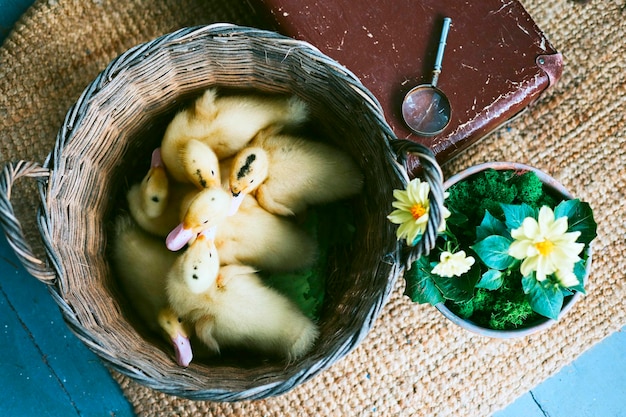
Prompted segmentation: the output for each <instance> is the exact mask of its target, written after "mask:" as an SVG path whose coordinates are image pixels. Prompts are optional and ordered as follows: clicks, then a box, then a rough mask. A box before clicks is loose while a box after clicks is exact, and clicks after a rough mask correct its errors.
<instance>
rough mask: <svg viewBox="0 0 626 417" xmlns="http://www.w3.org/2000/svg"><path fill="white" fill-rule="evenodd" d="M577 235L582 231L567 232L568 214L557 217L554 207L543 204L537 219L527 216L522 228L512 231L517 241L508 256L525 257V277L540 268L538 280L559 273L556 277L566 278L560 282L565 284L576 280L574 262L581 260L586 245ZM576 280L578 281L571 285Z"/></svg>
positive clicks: (522, 267)
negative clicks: (577, 240) (580, 255)
mask: <svg viewBox="0 0 626 417" xmlns="http://www.w3.org/2000/svg"><path fill="white" fill-rule="evenodd" d="M578 236H580V232H567V217H559V218H558V219H555V218H554V212H553V211H552V209H550V208H549V207H546V206H544V207H541V209H540V210H539V218H538V220H535V219H534V218H532V217H527V218H525V219H524V221H523V222H522V225H521V226H520V227H518V228H517V229H514V230H511V237H512V238H513V239H514V241H513V242H512V243H511V246H509V255H511V256H512V257H514V258H516V259H520V260H521V259H523V262H522V266H521V272H522V275H523V276H528V275H529V274H530V273H531V272H533V271H537V280H538V281H543V280H545V279H546V276H548V275H551V274H554V273H557V279H563V281H561V282H562V284H563V285H564V286H566V285H565V284H572V283H573V281H574V280H573V279H572V275H573V272H572V271H573V269H574V264H576V262H578V261H580V257H579V256H578V255H579V254H580V252H581V251H582V250H583V248H584V246H585V245H584V244H583V243H577V242H576V239H578ZM570 273H571V274H572V275H570ZM574 278H575V277H574ZM577 283H578V280H576V283H575V284H572V285H576V284H577ZM572 285H567V286H572Z"/></svg>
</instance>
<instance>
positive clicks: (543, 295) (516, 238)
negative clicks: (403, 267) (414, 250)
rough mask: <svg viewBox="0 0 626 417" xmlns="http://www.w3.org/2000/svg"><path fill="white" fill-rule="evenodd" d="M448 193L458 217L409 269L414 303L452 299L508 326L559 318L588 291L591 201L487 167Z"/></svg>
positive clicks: (464, 313) (474, 317)
mask: <svg viewBox="0 0 626 417" xmlns="http://www.w3.org/2000/svg"><path fill="white" fill-rule="evenodd" d="M447 191H448V193H449V194H448V196H447V197H446V200H445V206H446V208H447V209H448V210H449V212H450V215H449V216H448V217H447V219H446V221H445V224H444V225H443V226H444V227H445V228H443V227H442V229H441V230H440V234H439V237H438V239H437V244H436V246H435V248H434V249H433V250H432V251H431V253H430V255H429V256H427V257H424V256H423V257H421V258H419V259H418V260H417V261H415V263H414V264H413V265H412V266H411V268H410V269H409V270H408V271H406V272H405V279H406V282H407V285H406V294H407V295H408V296H409V297H410V298H411V299H412V300H413V301H416V302H419V303H431V304H433V305H435V304H438V303H445V304H446V306H448V308H449V309H450V310H451V311H453V312H454V313H455V314H457V315H458V316H460V317H462V318H465V319H469V320H471V321H472V322H474V323H476V324H478V325H481V326H483V327H488V328H493V329H500V330H502V329H514V328H518V327H525V326H527V325H528V324H529V323H534V322H536V321H538V320H540V319H541V318H542V317H548V318H552V319H556V318H557V317H558V314H559V312H560V311H561V308H562V306H563V301H564V299H565V297H567V296H569V295H571V294H573V292H574V291H579V292H584V277H585V274H586V269H585V263H586V262H587V252H586V249H587V248H588V246H589V244H590V243H591V241H592V240H593V239H594V238H595V236H596V223H595V221H594V219H593V212H592V210H591V207H590V206H589V205H588V204H587V203H584V202H581V201H580V200H563V201H562V200H560V199H559V198H558V197H556V196H555V195H554V194H551V193H550V192H549V191H548V190H547V189H546V188H545V187H544V185H543V184H542V182H541V180H540V178H538V176H537V175H536V174H535V173H533V172H524V173H520V172H518V171H513V170H505V171H497V170H493V169H489V170H486V171H482V172H479V173H477V174H474V175H473V176H471V177H469V178H467V179H465V180H462V181H460V182H458V183H456V184H455V185H453V186H451V187H450V188H449V189H448V190H447ZM404 200H405V201H404V203H405V204H406V197H404ZM394 207H396V208H397V207H398V205H395V206H394ZM406 210H407V211H409V212H411V213H415V212H417V210H414V209H413V208H411V207H409V208H407V209H406ZM397 211H398V210H396V212H394V213H392V215H390V217H393V215H394V214H395V217H396V218H398V213H397ZM407 221H412V219H408V220H407ZM404 229H405V230H406V227H405V228H404ZM399 230H400V228H399ZM398 237H399V238H401V236H400V233H399V234H398Z"/></svg>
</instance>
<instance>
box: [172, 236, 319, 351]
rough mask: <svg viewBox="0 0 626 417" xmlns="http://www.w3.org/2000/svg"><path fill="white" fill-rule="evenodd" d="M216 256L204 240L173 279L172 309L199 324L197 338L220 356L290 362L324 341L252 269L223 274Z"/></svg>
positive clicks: (229, 269)
mask: <svg viewBox="0 0 626 417" xmlns="http://www.w3.org/2000/svg"><path fill="white" fill-rule="evenodd" d="M216 254H217V252H216V249H215V246H214V244H213V242H211V240H210V239H207V238H205V237H204V236H203V235H200V236H199V237H198V239H196V241H195V242H194V243H193V244H192V245H191V246H190V247H189V248H188V249H187V250H186V251H185V253H184V254H183V255H182V256H181V257H180V258H179V259H178V260H177V262H176V264H175V265H174V267H173V268H172V269H171V271H170V273H169V274H168V282H167V294H168V297H169V300H170V304H171V305H172V308H173V309H174V310H175V311H176V313H177V314H178V315H180V316H181V317H184V318H185V320H187V321H189V322H191V323H194V329H195V333H196V336H197V337H198V338H199V339H200V340H201V341H202V342H203V343H204V344H205V345H206V346H207V347H208V348H209V350H211V351H213V352H214V353H219V352H220V351H221V349H222V347H231V348H249V349H254V350H257V351H259V352H262V353H264V354H267V355H272V356H279V357H282V358H286V359H288V360H294V359H297V358H299V357H301V356H302V355H304V354H305V353H306V352H307V351H308V350H309V349H310V348H311V347H312V345H313V343H314V342H315V340H316V338H317V336H318V333H319V331H318V329H317V326H316V324H315V323H313V321H311V320H310V319H309V318H308V317H306V316H305V315H304V314H303V313H302V312H301V311H300V310H299V309H298V307H297V306H296V305H295V304H293V303H292V302H291V301H290V300H288V299H287V298H285V297H284V296H283V295H281V294H280V293H278V292H276V291H274V290H272V289H270V288H268V287H266V286H265V285H264V284H263V283H262V281H261V279H260V278H259V277H258V276H257V275H256V273H255V270H254V269H253V268H252V267H249V266H245V265H226V266H223V267H221V268H220V269H219V272H217V268H218V265H219V260H218V259H216ZM211 263H213V264H212V265H211Z"/></svg>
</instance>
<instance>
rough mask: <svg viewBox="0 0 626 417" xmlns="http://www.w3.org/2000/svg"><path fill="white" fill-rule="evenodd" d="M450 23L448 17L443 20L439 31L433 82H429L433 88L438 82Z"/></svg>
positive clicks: (450, 20)
mask: <svg viewBox="0 0 626 417" xmlns="http://www.w3.org/2000/svg"><path fill="white" fill-rule="evenodd" d="M450 23H452V19H450V18H449V17H446V18H444V19H443V28H442V29H441V38H439V48H438V49H437V58H436V59H435V69H434V70H433V80H432V82H431V84H432V86H433V87H436V86H437V81H439V74H440V73H441V63H442V62H443V51H444V50H445V49H446V39H448V32H449V31H450Z"/></svg>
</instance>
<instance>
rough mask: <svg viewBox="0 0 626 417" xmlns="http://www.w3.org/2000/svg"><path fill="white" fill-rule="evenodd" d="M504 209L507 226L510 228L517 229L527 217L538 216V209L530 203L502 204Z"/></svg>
mask: <svg viewBox="0 0 626 417" xmlns="http://www.w3.org/2000/svg"><path fill="white" fill-rule="evenodd" d="M500 206H501V207H502V211H504V219H505V223H506V227H508V229H509V230H513V229H517V228H518V227H520V226H521V225H522V222H523V221H524V219H525V218H526V217H533V218H535V219H536V218H537V210H535V209H534V208H532V207H531V206H529V205H528V204H500Z"/></svg>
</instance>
